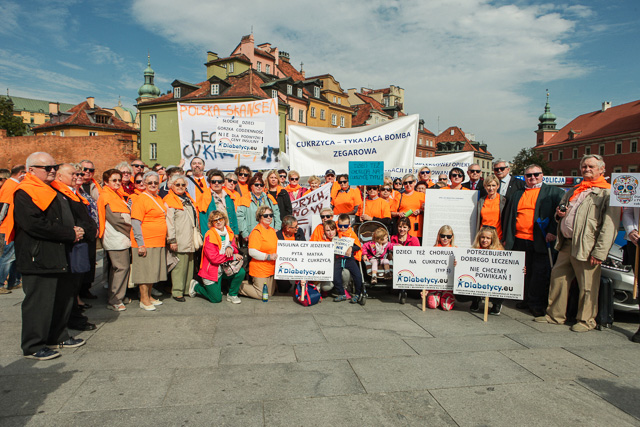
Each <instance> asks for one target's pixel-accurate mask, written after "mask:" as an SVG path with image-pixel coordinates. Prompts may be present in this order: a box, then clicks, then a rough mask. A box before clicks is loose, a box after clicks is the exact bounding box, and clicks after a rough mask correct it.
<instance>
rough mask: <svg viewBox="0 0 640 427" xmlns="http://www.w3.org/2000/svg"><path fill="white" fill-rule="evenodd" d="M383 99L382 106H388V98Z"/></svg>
mask: <svg viewBox="0 0 640 427" xmlns="http://www.w3.org/2000/svg"><path fill="white" fill-rule="evenodd" d="M383 101H384V106H385V107H388V106H389V98H387V97H385V98H384V99H383Z"/></svg>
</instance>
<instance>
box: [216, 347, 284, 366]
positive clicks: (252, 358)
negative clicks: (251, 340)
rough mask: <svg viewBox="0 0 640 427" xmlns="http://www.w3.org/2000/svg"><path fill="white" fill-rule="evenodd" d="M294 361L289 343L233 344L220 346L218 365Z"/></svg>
mask: <svg viewBox="0 0 640 427" xmlns="http://www.w3.org/2000/svg"><path fill="white" fill-rule="evenodd" d="M291 362H296V354H295V352H294V351H293V347H292V346H290V345H259V346H250V345H234V346H226V347H221V348H220V365H251V364H268V363H291Z"/></svg>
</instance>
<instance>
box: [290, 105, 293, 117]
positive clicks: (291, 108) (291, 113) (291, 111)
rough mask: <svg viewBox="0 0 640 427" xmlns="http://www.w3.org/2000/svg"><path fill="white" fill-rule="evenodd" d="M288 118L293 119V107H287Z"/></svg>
mask: <svg viewBox="0 0 640 427" xmlns="http://www.w3.org/2000/svg"><path fill="white" fill-rule="evenodd" d="M289 120H293V107H289Z"/></svg>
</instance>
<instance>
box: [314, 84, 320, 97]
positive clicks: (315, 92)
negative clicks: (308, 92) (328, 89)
mask: <svg viewBox="0 0 640 427" xmlns="http://www.w3.org/2000/svg"><path fill="white" fill-rule="evenodd" d="M313 96H314V97H316V98H320V88H319V87H318V86H315V87H314V88H313Z"/></svg>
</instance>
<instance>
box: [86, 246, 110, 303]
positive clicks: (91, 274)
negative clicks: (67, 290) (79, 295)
mask: <svg viewBox="0 0 640 427" xmlns="http://www.w3.org/2000/svg"><path fill="white" fill-rule="evenodd" d="M87 244H88V245H89V265H90V266H91V270H89V271H88V272H87V273H83V274H81V276H80V280H81V282H82V288H81V289H80V290H81V291H82V292H83V293H86V292H89V289H91V286H92V285H93V281H94V280H95V278H96V241H95V240H94V241H90V240H89V241H87ZM105 258H108V257H105Z"/></svg>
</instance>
